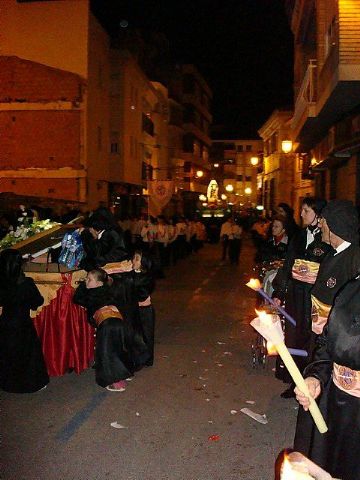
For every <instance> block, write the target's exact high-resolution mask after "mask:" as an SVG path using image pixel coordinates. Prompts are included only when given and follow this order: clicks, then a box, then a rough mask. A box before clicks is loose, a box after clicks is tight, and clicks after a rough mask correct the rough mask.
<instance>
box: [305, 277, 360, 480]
mask: <svg viewBox="0 0 360 480" xmlns="http://www.w3.org/2000/svg"><path fill="white" fill-rule="evenodd" d="M305 376H306V377H307V378H306V379H305V382H306V383H307V386H308V388H309V392H310V395H311V396H312V397H313V398H317V397H319V396H320V395H321V396H320V402H319V406H320V410H321V411H322V414H323V416H324V418H325V421H326V423H327V426H328V428H329V430H328V432H327V433H326V434H320V433H319V432H318V431H317V429H316V428H314V425H313V424H312V427H313V428H312V431H311V435H309V442H308V444H307V445H306V447H307V448H303V449H302V453H304V454H305V455H307V456H309V458H310V459H311V460H313V461H314V462H315V463H317V464H318V465H320V466H321V467H322V468H324V469H325V470H327V471H328V472H329V473H330V474H331V475H332V476H333V477H336V478H341V479H342V480H354V479H357V478H360V462H359V456H360V277H359V276H358V277H357V278H356V279H354V280H351V281H350V282H348V283H347V284H346V285H345V286H344V288H343V289H342V290H341V292H340V293H339V294H338V296H337V297H336V299H335V303H334V306H333V308H332V310H331V314H330V317H329V321H328V324H327V325H326V327H325V328H324V331H323V334H322V335H321V336H320V337H319V338H318V342H317V347H316V349H315V352H314V358H313V363H311V364H310V365H309V366H308V367H307V369H306V373H305ZM295 392H296V398H297V400H298V401H299V402H300V404H301V405H302V406H303V407H304V409H305V410H307V409H308V408H309V399H308V398H307V397H306V396H305V395H303V394H302V392H301V391H300V390H299V389H298V388H296V389H295ZM304 447H305V446H304Z"/></svg>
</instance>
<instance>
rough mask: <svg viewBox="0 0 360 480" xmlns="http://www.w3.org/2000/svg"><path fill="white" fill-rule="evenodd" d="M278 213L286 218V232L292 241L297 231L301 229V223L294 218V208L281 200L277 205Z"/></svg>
mask: <svg viewBox="0 0 360 480" xmlns="http://www.w3.org/2000/svg"><path fill="white" fill-rule="evenodd" d="M276 213H277V214H278V215H283V216H284V217H285V218H286V232H287V235H288V237H289V241H290V240H291V239H292V237H293V236H294V235H295V233H296V232H298V231H299V229H300V227H299V225H298V224H297V223H296V222H295V219H294V209H293V208H291V207H290V205H288V204H287V203H284V202H281V203H279V204H278V206H277V207H276Z"/></svg>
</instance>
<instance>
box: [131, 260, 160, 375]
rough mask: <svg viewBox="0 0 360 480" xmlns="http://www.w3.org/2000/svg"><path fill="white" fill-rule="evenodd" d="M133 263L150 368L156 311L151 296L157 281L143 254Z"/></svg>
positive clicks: (136, 293)
mask: <svg viewBox="0 0 360 480" xmlns="http://www.w3.org/2000/svg"><path fill="white" fill-rule="evenodd" d="M132 263H133V274H132V275H133V281H134V287H135V296H136V299H137V301H138V306H139V320H140V325H141V330H142V333H143V338H144V342H145V344H146V346H147V347H148V350H149V354H150V357H149V359H148V360H147V361H146V362H145V365H146V366H148V367H150V366H151V365H153V363H154V339H155V310H154V307H153V304H152V301H151V294H152V292H153V290H154V287H155V281H154V277H153V275H152V274H151V261H150V260H149V258H147V257H146V256H145V255H144V254H143V252H141V251H136V252H135V254H134V256H133V259H132Z"/></svg>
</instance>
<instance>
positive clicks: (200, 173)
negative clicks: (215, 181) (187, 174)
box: [196, 170, 204, 178]
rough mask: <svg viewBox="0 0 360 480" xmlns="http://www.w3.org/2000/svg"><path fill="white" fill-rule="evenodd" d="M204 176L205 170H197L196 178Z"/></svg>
mask: <svg viewBox="0 0 360 480" xmlns="http://www.w3.org/2000/svg"><path fill="white" fill-rule="evenodd" d="M203 176H204V172H203V171H202V170H197V172H196V178H201V177H203Z"/></svg>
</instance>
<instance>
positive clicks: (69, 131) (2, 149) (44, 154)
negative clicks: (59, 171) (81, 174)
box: [0, 110, 80, 169]
mask: <svg viewBox="0 0 360 480" xmlns="http://www.w3.org/2000/svg"><path fill="white" fill-rule="evenodd" d="M0 131H1V135H0V165H1V167H0V169H15V168H29V167H42V168H59V167H60V168H61V167H73V168H80V112H79V111H78V110H74V111H64V110H54V111H47V110H45V111H44V110H26V111H0Z"/></svg>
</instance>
